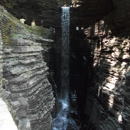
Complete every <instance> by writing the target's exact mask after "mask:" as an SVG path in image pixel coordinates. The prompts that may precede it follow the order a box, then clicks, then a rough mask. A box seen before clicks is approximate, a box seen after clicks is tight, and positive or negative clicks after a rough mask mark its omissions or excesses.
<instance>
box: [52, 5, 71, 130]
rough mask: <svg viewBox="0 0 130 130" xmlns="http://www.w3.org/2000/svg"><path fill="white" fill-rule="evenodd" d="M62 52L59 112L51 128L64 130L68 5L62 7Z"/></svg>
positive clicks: (66, 119) (66, 97) (66, 89)
mask: <svg viewBox="0 0 130 130" xmlns="http://www.w3.org/2000/svg"><path fill="white" fill-rule="evenodd" d="M61 20H62V23H61V25H62V54H61V60H62V63H61V91H60V97H59V99H58V102H59V104H60V105H59V107H60V108H59V109H60V110H59V112H58V114H57V116H56V118H54V120H53V124H52V130H66V129H67V126H68V111H69V97H68V88H69V21H70V15H69V7H62V15H61Z"/></svg>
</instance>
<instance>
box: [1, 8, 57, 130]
mask: <svg viewBox="0 0 130 130" xmlns="http://www.w3.org/2000/svg"><path fill="white" fill-rule="evenodd" d="M50 35H51V32H50V31H49V30H48V29H45V28H40V27H29V26H27V25H25V24H22V23H20V21H19V20H17V19H16V18H15V17H13V16H12V15H11V14H9V13H8V12H7V11H6V10H4V9H3V8H1V7H0V50H1V51H0V56H1V59H0V68H1V70H0V78H1V79H2V80H0V81H2V83H1V84H0V95H1V96H2V98H3V99H4V100H5V101H6V103H7V104H8V107H9V110H10V112H11V114H12V116H13V119H14V121H15V123H16V124H17V126H18V129H19V130H36V129H37V130H43V129H44V130H50V129H51V122H52V118H51V111H52V108H53V105H54V103H55V99H54V98H53V93H52V87H51V84H50V83H49V81H48V74H49V73H48V69H49V68H48V67H47V65H46V62H45V61H44V59H43V55H42V54H43V53H45V52H46V51H48V49H49V48H48V45H47V44H51V43H53V40H51V39H47V38H48V37H50ZM43 37H44V38H43Z"/></svg>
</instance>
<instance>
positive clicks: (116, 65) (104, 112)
mask: <svg viewBox="0 0 130 130" xmlns="http://www.w3.org/2000/svg"><path fill="white" fill-rule="evenodd" d="M85 32H86V36H87V39H86V40H87V44H88V47H90V49H91V50H92V51H91V55H92V56H93V61H94V63H93V67H94V78H93V87H91V88H90V89H93V92H95V93H96V99H97V100H98V103H99V104H100V105H98V106H99V107H98V109H99V110H100V114H99V112H97V115H98V117H100V129H101V130H106V129H111V130H117V129H126V130H128V129H129V125H128V124H129V123H128V122H129V120H128V115H129V114H128V113H129V111H128V109H125V108H127V106H129V105H128V102H127V101H128V100H129V99H128V96H127V99H126V98H125V97H126V96H125V95H127V94H126V93H128V86H127V85H128V80H127V79H128V78H129V74H127V75H126V73H127V72H129V69H130V68H129V60H130V59H129V42H130V41H129V37H121V36H119V37H115V36H112V33H111V30H110V29H108V28H107V26H106V25H105V23H104V21H103V20H102V21H100V22H99V23H96V24H95V28H94V29H93V28H88V29H86V31H85ZM92 32H93V33H92ZM125 75H126V84H125ZM126 91H127V92H126ZM88 95H89V96H91V94H90V93H88ZM89 96H88V100H89ZM90 104H92V103H90ZM90 104H87V105H89V106H90ZM98 109H97V110H98ZM87 110H90V109H89V108H86V111H87ZM87 113H88V112H87ZM126 113H127V114H126ZM91 114H92V115H93V112H92V113H91ZM126 115H127V116H126ZM91 120H92V122H91V125H92V124H95V125H93V126H94V127H95V126H96V125H97V123H96V121H94V119H93V117H92V116H91V117H90V121H91ZM94 122H95V123H94Z"/></svg>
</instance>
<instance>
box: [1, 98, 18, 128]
mask: <svg viewBox="0 0 130 130" xmlns="http://www.w3.org/2000/svg"><path fill="white" fill-rule="evenodd" d="M0 130H18V128H17V126H16V124H15V123H14V121H13V118H12V116H11V114H10V112H9V110H8V108H7V105H6V103H5V102H4V101H3V99H2V98H0Z"/></svg>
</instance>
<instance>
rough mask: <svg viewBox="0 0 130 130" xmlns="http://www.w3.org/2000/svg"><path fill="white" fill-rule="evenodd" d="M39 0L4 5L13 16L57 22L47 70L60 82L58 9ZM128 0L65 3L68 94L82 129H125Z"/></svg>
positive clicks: (28, 21) (129, 15)
mask: <svg viewBox="0 0 130 130" xmlns="http://www.w3.org/2000/svg"><path fill="white" fill-rule="evenodd" d="M42 2H43V1H41V0H38V1H35V3H34V2H33V1H29V0H24V1H17V4H16V9H17V11H16V10H15V11H14V10H13V9H10V8H9V7H8V6H7V8H8V10H9V11H10V12H12V14H14V15H15V16H16V17H17V18H19V17H20V15H25V17H27V21H26V22H27V24H30V22H31V20H32V19H36V23H37V24H38V25H40V21H41V20H43V21H44V22H43V23H44V26H45V27H50V26H52V27H55V28H56V34H55V42H54V44H53V45H52V46H53V50H52V55H53V56H54V55H55V61H54V62H55V63H54V64H55V71H53V70H52V72H54V75H55V76H54V79H55V81H56V84H57V85H58V87H59V86H60V82H59V80H60V69H59V68H60V61H61V59H60V54H61V25H60V12H61V9H60V8H59V7H58V3H57V2H56V1H52V0H48V1H44V3H43V4H41V3H42ZM67 3H69V2H67ZM63 4H64V1H61V5H63ZM5 5H6V4H5ZM129 6H130V1H129V0H125V1H123V0H119V1H118V0H91V1H87V0H82V1H75V2H74V3H73V8H71V9H70V10H71V24H70V36H71V39H70V41H71V43H70V46H71V47H70V48H71V54H70V59H71V61H70V73H71V74H70V84H71V86H70V98H71V99H72V100H71V101H72V102H71V105H72V107H74V108H77V107H78V114H79V115H80V117H76V118H79V120H80V122H81V124H82V127H81V129H84V130H87V129H90V130H99V129H100V130H107V129H110V130H122V129H124V130H129V118H130V117H129V113H130V112H129V96H128V95H129V52H130V50H129V42H130V40H129V33H130V11H129ZM15 12H16V13H15ZM17 12H19V13H17ZM76 26H79V27H84V29H85V30H84V31H85V35H84V33H82V34H83V35H82V36H81V35H80V36H79V34H78V36H77V34H76V32H75V27H76ZM44 55H45V53H44ZM86 59H87V60H86ZM46 60H48V59H46ZM51 63H52V62H51ZM51 63H50V64H51ZM52 68H54V67H52ZM75 90H76V91H75ZM75 94H76V96H77V99H76V101H75V96H74V95H75ZM77 104H78V105H77ZM23 115H24V114H23ZM76 116H77V115H76Z"/></svg>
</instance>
